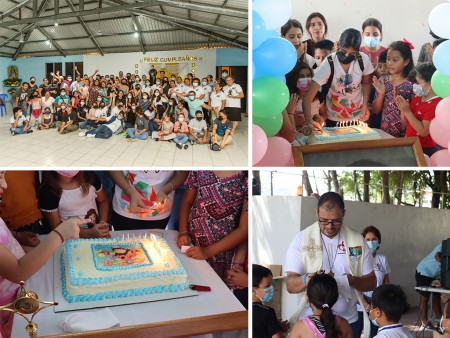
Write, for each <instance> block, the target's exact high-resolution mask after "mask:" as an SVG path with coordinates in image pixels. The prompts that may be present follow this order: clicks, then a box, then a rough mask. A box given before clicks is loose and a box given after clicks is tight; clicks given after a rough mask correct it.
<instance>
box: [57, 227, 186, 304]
mask: <svg viewBox="0 0 450 338" xmlns="http://www.w3.org/2000/svg"><path fill="white" fill-rule="evenodd" d="M60 259H61V281H62V294H63V296H64V298H65V299H66V300H67V301H68V302H69V303H73V302H86V301H96V300H103V299H110V298H119V297H130V296H140V295H144V294H152V293H162V292H179V291H183V290H185V289H186V288H188V287H189V282H188V277H187V273H186V270H185V269H184V267H183V266H182V265H181V262H180V260H179V259H178V258H177V257H176V256H175V253H174V252H173V251H172V249H171V248H170V247H169V245H168V244H167V242H166V240H165V239H164V238H161V237H159V236H155V235H153V234H151V235H150V236H148V235H143V236H142V235H140V236H138V237H136V236H133V237H130V236H129V235H127V236H123V237H121V238H94V239H75V240H71V241H67V242H65V246H64V250H63V252H62V254H61V258H60Z"/></svg>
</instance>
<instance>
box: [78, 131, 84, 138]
mask: <svg viewBox="0 0 450 338" xmlns="http://www.w3.org/2000/svg"><path fill="white" fill-rule="evenodd" d="M78 136H80V137H83V136H86V132H84V131H80V132H79V133H78Z"/></svg>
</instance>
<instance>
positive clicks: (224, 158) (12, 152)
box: [0, 104, 248, 167]
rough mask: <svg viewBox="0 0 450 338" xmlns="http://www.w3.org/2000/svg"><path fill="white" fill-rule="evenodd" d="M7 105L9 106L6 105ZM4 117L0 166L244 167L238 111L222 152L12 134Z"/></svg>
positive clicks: (244, 140)
mask: <svg viewBox="0 0 450 338" xmlns="http://www.w3.org/2000/svg"><path fill="white" fill-rule="evenodd" d="M8 108H9V104H8ZM10 118H11V112H10V111H8V115H7V116H3V117H0V166H3V167H10V166H13V167H35V166H40V167H42V166H48V167H56V166H58V167H69V166H72V167H105V166H107V167H130V166H133V167H150V166H153V167H156V166H158V167H172V166H174V167H246V166H247V165H248V118H247V117H245V116H244V115H242V118H243V121H242V122H241V123H240V124H239V127H238V129H237V130H236V133H235V135H234V141H233V142H232V143H231V144H229V145H228V146H226V147H225V149H224V150H222V151H217V152H216V151H212V150H210V149H209V146H208V145H194V146H191V145H189V148H188V149H187V150H185V149H178V148H176V146H175V143H173V142H170V143H169V142H156V141H154V140H151V139H148V140H145V141H140V140H138V141H136V142H128V141H127V139H125V137H124V136H120V135H113V136H112V137H111V138H109V139H107V140H102V139H95V138H86V137H79V136H78V132H73V133H69V134H65V135H61V134H58V133H57V132H56V130H55V129H52V130H42V131H41V130H34V132H33V133H31V134H27V135H15V136H11V134H10V132H9V120H10Z"/></svg>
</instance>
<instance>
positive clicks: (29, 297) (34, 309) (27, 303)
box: [0, 281, 58, 338]
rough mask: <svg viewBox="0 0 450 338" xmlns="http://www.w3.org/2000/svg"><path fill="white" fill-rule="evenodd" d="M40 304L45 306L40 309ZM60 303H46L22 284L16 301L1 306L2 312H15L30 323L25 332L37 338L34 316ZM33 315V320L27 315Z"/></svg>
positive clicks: (31, 337)
mask: <svg viewBox="0 0 450 338" xmlns="http://www.w3.org/2000/svg"><path fill="white" fill-rule="evenodd" d="M39 304H44V306H42V307H40V306H39ZM56 305H58V302H56V301H54V302H46V301H43V300H40V299H39V297H38V295H37V294H36V292H34V291H31V290H26V289H25V282H23V281H22V282H20V289H19V291H18V293H17V296H16V299H15V300H14V301H13V302H11V303H9V304H6V305H3V306H0V311H9V312H14V313H15V314H18V315H20V316H21V317H23V318H25V320H26V321H27V322H28V324H27V326H26V327H25V330H26V331H27V333H28V335H29V337H30V338H37V332H38V325H37V324H36V323H33V318H34V316H35V315H36V314H37V313H39V312H40V311H42V310H43V309H45V308H48V307H50V306H56ZM29 314H32V316H31V318H28V317H27V316H25V315H29Z"/></svg>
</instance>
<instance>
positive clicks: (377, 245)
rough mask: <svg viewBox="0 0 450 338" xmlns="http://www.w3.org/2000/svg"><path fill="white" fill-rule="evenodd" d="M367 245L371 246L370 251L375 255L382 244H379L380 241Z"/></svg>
mask: <svg viewBox="0 0 450 338" xmlns="http://www.w3.org/2000/svg"><path fill="white" fill-rule="evenodd" d="M367 245H368V246H369V248H370V251H371V252H372V253H374V252H375V251H377V249H378V247H379V246H380V243H378V241H370V242H367Z"/></svg>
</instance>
